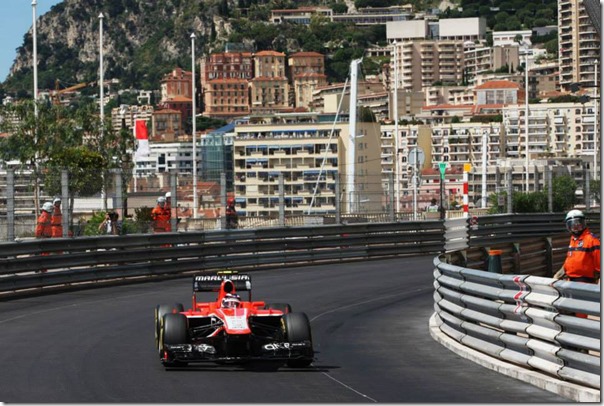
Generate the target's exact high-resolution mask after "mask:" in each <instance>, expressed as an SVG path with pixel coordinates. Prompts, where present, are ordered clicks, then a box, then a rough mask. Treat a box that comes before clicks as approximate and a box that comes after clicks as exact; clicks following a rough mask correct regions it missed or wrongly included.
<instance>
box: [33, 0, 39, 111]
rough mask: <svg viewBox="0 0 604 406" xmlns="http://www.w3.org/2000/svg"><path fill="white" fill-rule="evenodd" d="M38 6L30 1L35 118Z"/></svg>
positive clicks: (36, 103) (34, 1)
mask: <svg viewBox="0 0 604 406" xmlns="http://www.w3.org/2000/svg"><path fill="white" fill-rule="evenodd" d="M37 5H38V1H37V0H32V2H31V13H32V15H31V18H32V30H33V32H32V34H33V45H34V49H33V52H34V55H33V63H34V102H35V103H34V114H35V116H36V118H37V117H38V41H37V36H38V34H37V29H36V25H37V24H36V6H37Z"/></svg>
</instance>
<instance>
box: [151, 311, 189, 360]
mask: <svg viewBox="0 0 604 406" xmlns="http://www.w3.org/2000/svg"><path fill="white" fill-rule="evenodd" d="M183 311H184V306H183V305H182V304H181V303H174V304H161V305H157V306H155V348H157V349H158V350H161V347H160V345H159V331H160V329H161V323H162V320H163V318H164V316H165V315H166V314H168V313H174V312H176V313H180V312H183Z"/></svg>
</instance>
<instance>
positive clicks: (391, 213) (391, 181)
mask: <svg viewBox="0 0 604 406" xmlns="http://www.w3.org/2000/svg"><path fill="white" fill-rule="evenodd" d="M388 191H389V192H390V193H389V194H388V203H389V204H388V205H389V206H390V210H389V211H388V214H389V218H390V221H391V222H392V223H394V222H395V221H396V220H397V219H396V218H395V213H398V202H395V196H394V174H392V173H391V174H390V176H389V177H388ZM395 204H396V206H395Z"/></svg>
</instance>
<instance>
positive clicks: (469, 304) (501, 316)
mask: <svg viewBox="0 0 604 406" xmlns="http://www.w3.org/2000/svg"><path fill="white" fill-rule="evenodd" d="M526 244H527V245H528V246H530V247H532V249H536V247H537V246H535V245H530V244H532V243H531V242H530V241H529V242H526ZM469 251H472V249H470V250H469ZM480 251H482V249H481V250H480ZM520 252H524V251H520ZM550 253H551V251H550ZM497 254H498V255H499V252H497ZM534 255H535V256H542V257H546V256H547V255H548V250H547V248H545V246H544V248H543V249H536V251H535V253H534ZM472 256H474V257H477V255H470V254H467V253H466V254H462V253H460V252H455V253H448V254H444V255H439V256H437V257H436V258H435V259H434V265H435V269H434V286H435V292H434V302H435V319H436V324H437V325H438V328H439V329H440V330H441V331H442V332H443V333H444V334H446V335H447V336H449V337H451V338H452V339H454V340H455V341H457V342H459V343H461V344H462V345H464V346H467V347H470V348H472V349H474V350H476V351H480V352H482V353H485V354H487V355H489V356H492V357H495V358H498V359H500V360H503V361H506V362H510V363H513V364H516V365H519V366H523V367H526V368H530V369H534V370H538V371H541V372H544V373H546V374H549V375H551V376H553V377H556V378H559V379H562V380H566V381H570V382H574V383H578V384H581V385H585V386H588V387H591V388H597V389H599V388H600V371H601V368H600V336H601V335H600V285H599V284H598V285H596V284H587V283H579V282H567V281H555V280H554V279H551V278H549V277H542V276H535V275H532V274H531V275H527V274H525V275H518V274H505V273H503V272H502V273H494V272H487V271H485V270H483V269H484V268H488V265H489V261H492V260H493V258H492V257H490V258H489V259H487V260H486V261H483V262H482V266H481V268H482V269H472V268H471V267H469V266H468V263H467V261H466V260H465V259H464V258H469V257H472ZM504 256H505V254H504ZM520 257H522V256H520ZM552 262H555V261H553V260H552V259H551V258H550V260H549V261H545V262H544V263H543V264H542V266H541V269H538V268H539V267H537V266H534V268H533V269H532V270H531V271H530V272H531V273H542V274H546V273H549V272H550V271H549V270H548V269H547V267H548V266H551V263H552ZM473 263H474V266H476V265H478V264H479V261H477V260H474V262H473ZM502 263H503V261H502ZM491 269H493V267H491ZM523 270H524V271H526V270H527V269H523ZM578 314H582V315H587V317H579V316H578Z"/></svg>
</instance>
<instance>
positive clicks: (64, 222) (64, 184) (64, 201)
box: [61, 169, 71, 238]
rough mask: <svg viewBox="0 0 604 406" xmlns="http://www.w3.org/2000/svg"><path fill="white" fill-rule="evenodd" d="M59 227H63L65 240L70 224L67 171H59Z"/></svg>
mask: <svg viewBox="0 0 604 406" xmlns="http://www.w3.org/2000/svg"><path fill="white" fill-rule="evenodd" d="M61 206H62V210H61V214H62V218H61V226H62V227H63V235H62V237H63V238H65V237H67V236H68V235H69V224H70V223H71V221H70V218H69V215H70V214H71V210H69V171H67V169H61Z"/></svg>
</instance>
